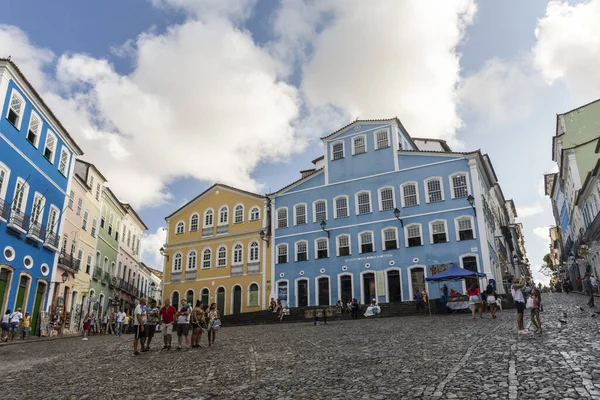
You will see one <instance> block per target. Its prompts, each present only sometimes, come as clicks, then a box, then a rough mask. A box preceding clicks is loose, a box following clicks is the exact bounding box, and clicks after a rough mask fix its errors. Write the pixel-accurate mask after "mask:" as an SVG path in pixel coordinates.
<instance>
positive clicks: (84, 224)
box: [81, 210, 90, 231]
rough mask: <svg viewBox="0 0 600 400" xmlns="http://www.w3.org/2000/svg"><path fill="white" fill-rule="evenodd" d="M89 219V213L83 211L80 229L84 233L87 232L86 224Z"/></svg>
mask: <svg viewBox="0 0 600 400" xmlns="http://www.w3.org/2000/svg"><path fill="white" fill-rule="evenodd" d="M89 217H90V213H89V212H88V210H85V211H84V213H83V220H82V221H81V229H83V230H84V231H87V224H88V219H89Z"/></svg>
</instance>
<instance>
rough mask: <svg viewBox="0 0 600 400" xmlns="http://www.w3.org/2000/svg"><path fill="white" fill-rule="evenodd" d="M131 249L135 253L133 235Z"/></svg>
mask: <svg viewBox="0 0 600 400" xmlns="http://www.w3.org/2000/svg"><path fill="white" fill-rule="evenodd" d="M131 249H132V250H133V251H134V253H135V235H133V240H132V241H131Z"/></svg>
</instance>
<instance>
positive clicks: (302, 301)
mask: <svg viewBox="0 0 600 400" xmlns="http://www.w3.org/2000/svg"><path fill="white" fill-rule="evenodd" d="M306 306H308V280H306V279H301V280H299V281H298V307H306Z"/></svg>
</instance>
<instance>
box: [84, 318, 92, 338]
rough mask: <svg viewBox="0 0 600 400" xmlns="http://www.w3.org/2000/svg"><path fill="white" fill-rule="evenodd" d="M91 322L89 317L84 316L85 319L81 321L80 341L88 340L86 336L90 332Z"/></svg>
mask: <svg viewBox="0 0 600 400" xmlns="http://www.w3.org/2000/svg"><path fill="white" fill-rule="evenodd" d="M91 320H92V318H91V317H90V316H89V315H86V316H85V318H84V319H83V339H81V340H88V334H89V332H90V323H91Z"/></svg>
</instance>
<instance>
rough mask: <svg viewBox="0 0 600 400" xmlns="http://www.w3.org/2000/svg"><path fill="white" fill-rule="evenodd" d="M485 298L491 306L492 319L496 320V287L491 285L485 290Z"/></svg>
mask: <svg viewBox="0 0 600 400" xmlns="http://www.w3.org/2000/svg"><path fill="white" fill-rule="evenodd" d="M485 298H486V301H487V303H488V305H489V306H490V312H491V314H492V319H496V291H495V290H494V287H493V286H492V285H490V284H488V285H487V287H486V288H485Z"/></svg>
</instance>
